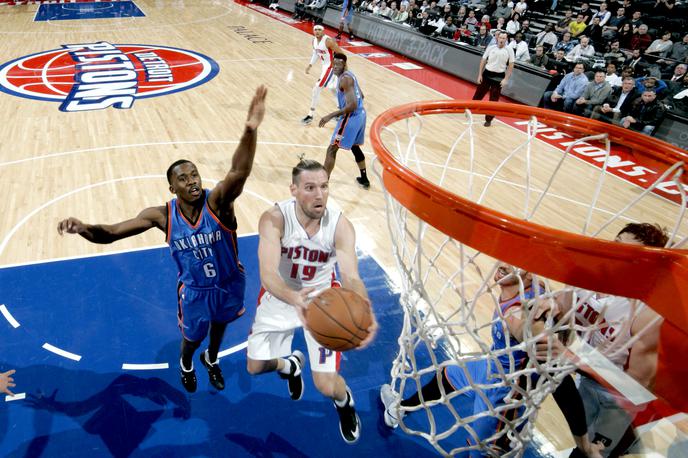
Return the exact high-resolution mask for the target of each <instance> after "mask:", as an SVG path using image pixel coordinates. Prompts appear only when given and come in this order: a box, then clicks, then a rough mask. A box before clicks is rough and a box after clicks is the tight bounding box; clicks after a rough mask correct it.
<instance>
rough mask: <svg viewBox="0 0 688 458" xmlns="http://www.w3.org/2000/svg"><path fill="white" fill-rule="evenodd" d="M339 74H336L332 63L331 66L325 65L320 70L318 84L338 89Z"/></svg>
mask: <svg viewBox="0 0 688 458" xmlns="http://www.w3.org/2000/svg"><path fill="white" fill-rule="evenodd" d="M337 80H338V78H337V75H335V74H334V69H333V68H332V64H330V66H329V67H325V66H324V65H323V68H322V70H321V71H320V78H318V82H317V83H316V84H317V85H318V86H320V87H321V88H322V87H326V88H328V89H336V88H337Z"/></svg>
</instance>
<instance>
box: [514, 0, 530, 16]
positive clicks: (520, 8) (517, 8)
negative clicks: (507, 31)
mask: <svg viewBox="0 0 688 458" xmlns="http://www.w3.org/2000/svg"><path fill="white" fill-rule="evenodd" d="M527 9H528V4H527V3H526V0H518V3H516V4H515V5H514V13H518V14H519V15H521V16H523V13H525V12H526V10H527Z"/></svg>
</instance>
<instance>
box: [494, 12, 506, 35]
mask: <svg viewBox="0 0 688 458" xmlns="http://www.w3.org/2000/svg"><path fill="white" fill-rule="evenodd" d="M499 32H506V19H504V18H503V17H500V18H497V23H496V24H495V26H494V27H493V29H492V35H494V36H495V37H496V36H497V34H498V33H499Z"/></svg>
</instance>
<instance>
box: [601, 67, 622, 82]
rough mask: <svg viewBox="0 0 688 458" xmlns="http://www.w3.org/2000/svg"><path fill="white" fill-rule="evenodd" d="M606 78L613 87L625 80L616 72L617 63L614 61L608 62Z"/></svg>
mask: <svg viewBox="0 0 688 458" xmlns="http://www.w3.org/2000/svg"><path fill="white" fill-rule="evenodd" d="M604 79H605V80H606V81H607V83H609V85H610V86H611V87H613V88H614V87H617V86H621V83H622V82H623V81H622V79H621V77H620V76H619V75H618V73H616V64H615V63H614V62H609V63H608V64H607V75H606V76H605V77H604Z"/></svg>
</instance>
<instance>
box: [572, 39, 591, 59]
mask: <svg viewBox="0 0 688 458" xmlns="http://www.w3.org/2000/svg"><path fill="white" fill-rule="evenodd" d="M594 55H595V48H594V47H593V46H592V45H591V44H590V39H589V38H588V37H582V38H581V40H580V43H579V44H577V45H576V46H574V47H573V49H572V50H571V52H569V53H568V54H567V55H566V60H568V61H569V62H579V61H580V60H587V59H590V58H591V57H593V56H594Z"/></svg>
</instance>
